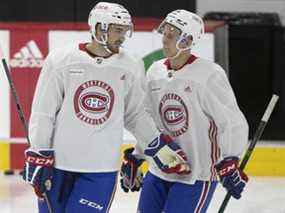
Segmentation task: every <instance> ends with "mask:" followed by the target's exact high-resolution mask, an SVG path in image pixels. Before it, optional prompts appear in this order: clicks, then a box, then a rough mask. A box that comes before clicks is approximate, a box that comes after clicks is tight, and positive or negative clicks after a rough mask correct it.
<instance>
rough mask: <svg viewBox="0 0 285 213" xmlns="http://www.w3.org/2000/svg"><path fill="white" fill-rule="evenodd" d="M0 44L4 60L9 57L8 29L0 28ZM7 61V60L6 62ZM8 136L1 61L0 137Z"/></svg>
mask: <svg viewBox="0 0 285 213" xmlns="http://www.w3.org/2000/svg"><path fill="white" fill-rule="evenodd" d="M0 46H1V48H2V50H3V53H4V56H5V58H6V60H7V59H8V58H9V57H8V56H9V31H7V30H0ZM7 63H8V62H7ZM8 137H10V93H9V84H8V80H7V77H6V75H5V72H4V70H3V66H2V63H1V65H0V138H8Z"/></svg>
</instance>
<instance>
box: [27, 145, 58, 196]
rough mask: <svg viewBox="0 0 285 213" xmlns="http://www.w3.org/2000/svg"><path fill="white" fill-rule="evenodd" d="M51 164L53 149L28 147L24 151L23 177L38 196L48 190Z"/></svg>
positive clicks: (52, 161) (51, 169)
mask: <svg viewBox="0 0 285 213" xmlns="http://www.w3.org/2000/svg"><path fill="white" fill-rule="evenodd" d="M53 165H54V151H53V150H51V149H49V150H38V151H35V150H31V149H28V150H26V151H25V166H24V171H23V179H24V180H25V181H26V182H28V183H30V184H31V185H32V186H33V187H34V190H35V193H36V194H37V196H38V197H40V198H42V197H43V194H44V193H45V192H46V191H47V190H50V187H51V178H52V172H53Z"/></svg>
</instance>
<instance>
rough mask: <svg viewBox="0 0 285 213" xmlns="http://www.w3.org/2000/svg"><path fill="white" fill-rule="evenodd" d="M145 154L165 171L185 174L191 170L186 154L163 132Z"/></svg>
mask: <svg viewBox="0 0 285 213" xmlns="http://www.w3.org/2000/svg"><path fill="white" fill-rule="evenodd" d="M144 154H145V155H147V156H150V157H152V158H153V160H154V162H155V163H156V165H157V166H158V168H160V169H161V170H162V171H163V172H165V173H175V174H179V175H185V174H189V173H190V172H191V169H190V165H189V163H188V162H187V157H186V154H185V153H184V151H183V150H182V149H181V147H180V146H179V145H178V144H177V143H175V141H173V139H172V138H171V137H170V136H168V135H164V134H161V135H160V136H159V137H157V138H155V139H154V140H153V141H152V142H151V143H150V144H149V145H148V147H147V148H146V149H145V151H144Z"/></svg>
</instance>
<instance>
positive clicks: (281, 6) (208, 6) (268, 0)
mask: <svg viewBox="0 0 285 213" xmlns="http://www.w3.org/2000/svg"><path fill="white" fill-rule="evenodd" d="M209 11H220V12H277V13H278V14H279V16H280V19H281V21H282V24H283V25H285V0H197V12H198V14H199V15H204V14H205V13H206V12H209Z"/></svg>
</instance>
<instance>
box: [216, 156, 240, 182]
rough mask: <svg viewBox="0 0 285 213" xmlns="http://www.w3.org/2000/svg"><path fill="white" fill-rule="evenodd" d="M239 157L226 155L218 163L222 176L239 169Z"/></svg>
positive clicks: (217, 166)
mask: <svg viewBox="0 0 285 213" xmlns="http://www.w3.org/2000/svg"><path fill="white" fill-rule="evenodd" d="M238 162H239V158H238V157H235V156H231V157H226V158H224V159H223V160H222V161H221V162H220V163H218V164H217V165H216V166H215V168H216V170H217V172H218V174H219V176H220V177H224V176H227V175H230V174H232V173H233V172H234V171H235V170H236V169H238Z"/></svg>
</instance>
